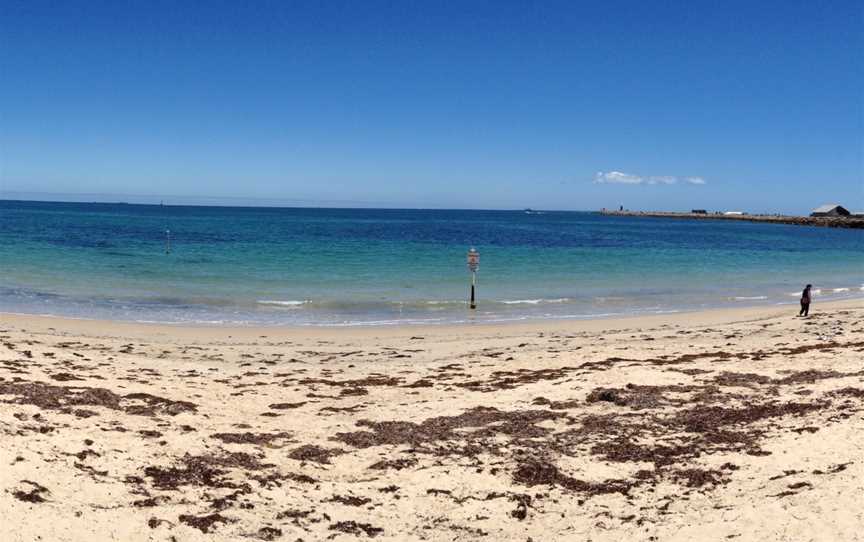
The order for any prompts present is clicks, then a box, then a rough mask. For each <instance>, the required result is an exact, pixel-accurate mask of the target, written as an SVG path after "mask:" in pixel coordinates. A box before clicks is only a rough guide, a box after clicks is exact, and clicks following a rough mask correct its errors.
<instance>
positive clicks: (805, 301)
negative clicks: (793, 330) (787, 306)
mask: <svg viewBox="0 0 864 542" xmlns="http://www.w3.org/2000/svg"><path fill="white" fill-rule="evenodd" d="M812 287H813V285H812V284H808V285H807V286H805V287H804V291H803V292H801V312H799V313H798V316H807V315H809V314H810V288H812Z"/></svg>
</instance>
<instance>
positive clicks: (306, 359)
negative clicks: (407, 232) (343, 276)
mask: <svg viewBox="0 0 864 542" xmlns="http://www.w3.org/2000/svg"><path fill="white" fill-rule="evenodd" d="M795 311H796V308H795V307H781V308H760V309H747V310H727V311H713V312H706V313H700V314H687V315H669V316H658V317H651V318H633V319H621V320H597V321H590V322H544V323H533V324H526V325H510V326H462V327H437V328H415V327H409V328H398V329H395V328H391V329H345V330H322V329H305V330H297V329H218V328H179V327H166V326H161V327H160V326H145V325H134V324H121V323H105V322H94V321H82V320H61V319H51V318H38V317H23V316H11V315H0V530H2V535H0V538H2V540H4V541H28V542H29V541H32V540H46V541H60V540H75V541H79V540H81V541H85V540H86V541H101V540H122V541H132V540H165V541H168V540H178V541H186V540H214V541H215V540H240V539H253V540H254V539H260V540H287V541H292V542H293V541H296V540H305V541H311V540H326V539H333V540H357V539H368V538H374V539H375V540H520V541H526V540H533V541H538V542H539V541H547V540H594V541H602V540H730V539H731V540H760V541H763V540H796V541H799V540H844V541H848V540H864V535H862V534H861V533H862V529H864V512H862V508H861V499H862V497H864V452H862V450H864V303H862V302H861V301H855V302H844V303H834V304H831V305H827V304H822V305H816V306H814V311H813V314H811V317H810V318H807V319H799V318H795V317H793V315H794V313H795Z"/></svg>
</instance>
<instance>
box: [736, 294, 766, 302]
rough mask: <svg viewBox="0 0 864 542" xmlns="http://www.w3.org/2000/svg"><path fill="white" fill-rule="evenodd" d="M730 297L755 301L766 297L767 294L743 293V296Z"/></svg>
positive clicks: (737, 299)
mask: <svg viewBox="0 0 864 542" xmlns="http://www.w3.org/2000/svg"><path fill="white" fill-rule="evenodd" d="M732 299H734V300H735V301H755V300H758V299H768V296H767V295H750V296H746V295H744V296H738V297H733V298H732Z"/></svg>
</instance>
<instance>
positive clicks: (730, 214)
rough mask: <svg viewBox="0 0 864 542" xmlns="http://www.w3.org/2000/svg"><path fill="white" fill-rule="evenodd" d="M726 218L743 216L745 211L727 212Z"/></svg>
mask: <svg viewBox="0 0 864 542" xmlns="http://www.w3.org/2000/svg"><path fill="white" fill-rule="evenodd" d="M723 214H724V215H726V216H742V215H743V214H744V212H743V211H726V212H725V213H723Z"/></svg>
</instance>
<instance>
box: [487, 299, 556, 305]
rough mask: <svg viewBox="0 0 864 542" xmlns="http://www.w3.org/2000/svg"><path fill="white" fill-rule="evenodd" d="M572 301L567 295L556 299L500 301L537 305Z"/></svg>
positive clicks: (510, 303)
mask: <svg viewBox="0 0 864 542" xmlns="http://www.w3.org/2000/svg"><path fill="white" fill-rule="evenodd" d="M568 301H573V300H572V299H570V298H569V297H559V298H556V299H508V300H504V301H501V302H500V303H504V304H505V305H539V304H540V303H567V302H568Z"/></svg>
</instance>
